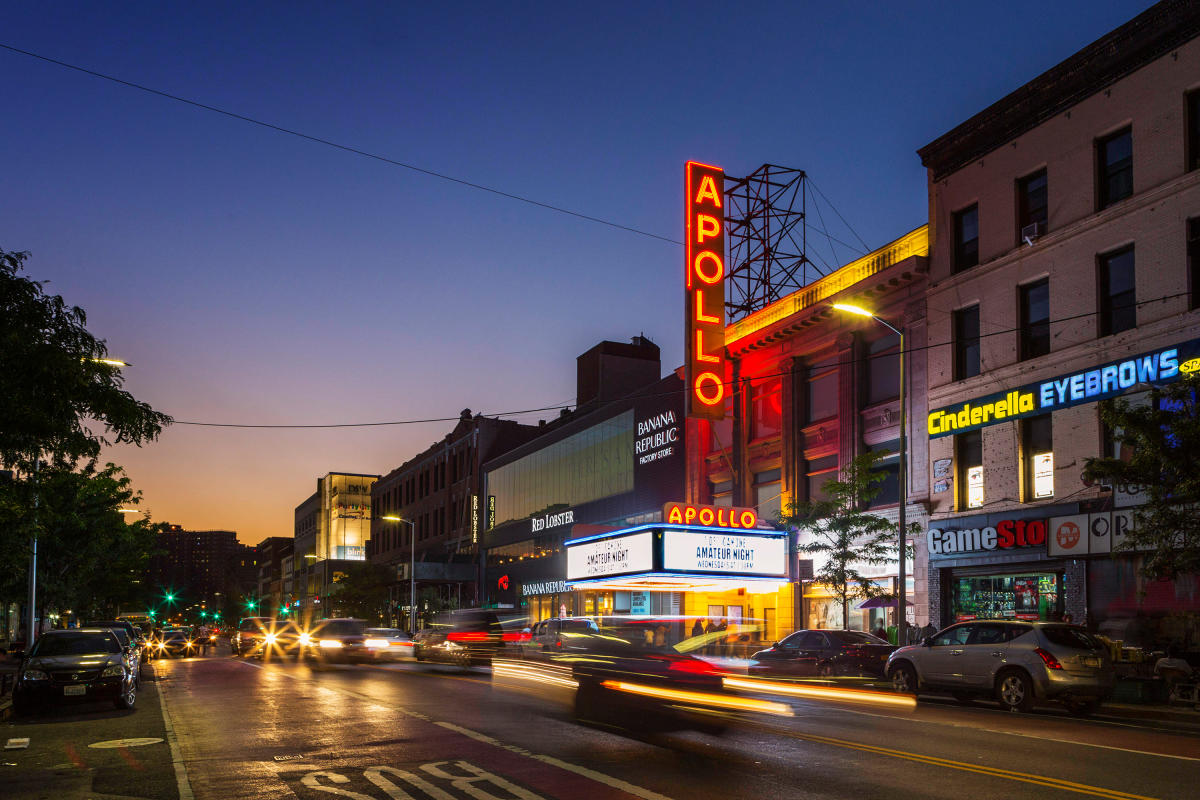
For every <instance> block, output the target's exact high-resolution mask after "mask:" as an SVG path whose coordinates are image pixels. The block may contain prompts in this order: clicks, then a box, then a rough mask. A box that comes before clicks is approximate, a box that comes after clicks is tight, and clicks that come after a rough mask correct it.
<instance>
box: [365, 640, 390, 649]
mask: <svg viewBox="0 0 1200 800" xmlns="http://www.w3.org/2000/svg"><path fill="white" fill-rule="evenodd" d="M363 645H364V646H365V647H387V646H388V640H387V639H367V640H366V641H365V642H363Z"/></svg>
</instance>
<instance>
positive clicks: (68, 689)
mask: <svg viewBox="0 0 1200 800" xmlns="http://www.w3.org/2000/svg"><path fill="white" fill-rule="evenodd" d="M63 694H65V695H67V696H68V697H70V696H72V695H81V694H87V687H86V686H82V685H80V686H64V687H63Z"/></svg>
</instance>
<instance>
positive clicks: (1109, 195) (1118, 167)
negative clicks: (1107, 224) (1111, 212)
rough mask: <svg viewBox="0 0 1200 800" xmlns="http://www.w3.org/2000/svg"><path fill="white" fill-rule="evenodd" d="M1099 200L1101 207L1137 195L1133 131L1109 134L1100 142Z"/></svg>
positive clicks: (1097, 172) (1098, 148) (1098, 166)
mask: <svg viewBox="0 0 1200 800" xmlns="http://www.w3.org/2000/svg"><path fill="white" fill-rule="evenodd" d="M1096 183H1097V189H1098V192H1097V200H1098V207H1097V209H1096V210H1097V211H1099V210H1100V209H1104V208H1108V207H1109V206H1111V205H1112V204H1113V203H1116V202H1119V201H1121V200H1124V199H1125V198H1126V197H1129V196H1130V195H1131V194H1133V130H1132V129H1130V128H1126V129H1125V130H1123V131H1119V132H1117V133H1114V134H1112V135H1111V136H1105V137H1104V138H1103V139H1099V140H1098V141H1097V142H1096Z"/></svg>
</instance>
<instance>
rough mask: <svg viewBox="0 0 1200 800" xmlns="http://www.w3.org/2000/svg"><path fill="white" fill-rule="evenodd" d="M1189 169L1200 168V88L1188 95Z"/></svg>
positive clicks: (1189, 170)
mask: <svg viewBox="0 0 1200 800" xmlns="http://www.w3.org/2000/svg"><path fill="white" fill-rule="evenodd" d="M1187 169H1188V172H1191V171H1192V170H1194V169H1200V89H1197V90H1196V91H1194V92H1189V93H1188V95H1187Z"/></svg>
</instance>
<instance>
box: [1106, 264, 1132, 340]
mask: <svg viewBox="0 0 1200 800" xmlns="http://www.w3.org/2000/svg"><path fill="white" fill-rule="evenodd" d="M1136 325H1137V297H1136V294H1135V292H1134V273H1133V247H1124V248H1122V249H1120V250H1117V251H1116V252H1113V253H1107V254H1105V255H1102V256H1100V335H1101V336H1111V335H1112V334H1114V333H1120V332H1121V331H1127V330H1129V329H1130V328H1133V327H1135V326H1136Z"/></svg>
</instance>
